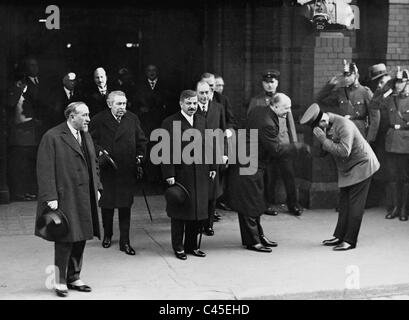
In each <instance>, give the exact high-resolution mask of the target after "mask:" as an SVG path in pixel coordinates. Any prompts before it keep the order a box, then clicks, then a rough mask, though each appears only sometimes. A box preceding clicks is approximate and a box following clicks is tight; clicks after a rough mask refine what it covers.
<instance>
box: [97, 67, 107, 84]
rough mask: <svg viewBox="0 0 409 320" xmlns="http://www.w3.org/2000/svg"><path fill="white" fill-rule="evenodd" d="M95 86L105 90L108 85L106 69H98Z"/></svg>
mask: <svg viewBox="0 0 409 320" xmlns="http://www.w3.org/2000/svg"><path fill="white" fill-rule="evenodd" d="M94 81H95V84H96V85H97V86H98V87H100V88H105V86H106V84H107V74H106V72H105V70H104V68H96V69H95V71H94Z"/></svg>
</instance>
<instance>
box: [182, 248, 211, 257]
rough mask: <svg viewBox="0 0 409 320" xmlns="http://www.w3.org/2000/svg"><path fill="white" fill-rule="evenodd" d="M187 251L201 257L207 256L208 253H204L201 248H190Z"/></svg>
mask: <svg viewBox="0 0 409 320" xmlns="http://www.w3.org/2000/svg"><path fill="white" fill-rule="evenodd" d="M186 252H187V253H189V254H193V255H194V256H196V257H200V258H204V257H206V253H204V252H203V251H202V250H200V249H195V250H189V251H186Z"/></svg>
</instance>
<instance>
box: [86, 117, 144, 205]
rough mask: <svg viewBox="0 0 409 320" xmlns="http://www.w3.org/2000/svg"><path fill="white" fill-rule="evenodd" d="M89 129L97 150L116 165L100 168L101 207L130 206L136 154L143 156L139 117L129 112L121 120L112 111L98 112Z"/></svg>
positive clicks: (142, 136)
mask: <svg viewBox="0 0 409 320" xmlns="http://www.w3.org/2000/svg"><path fill="white" fill-rule="evenodd" d="M89 132H90V133H91V136H92V138H93V139H94V143H95V149H96V153H97V154H99V152H100V151H102V150H106V151H107V152H108V153H109V155H110V156H111V158H112V159H113V160H114V161H115V163H116V164H117V166H118V170H115V169H114V168H113V167H111V166H106V167H104V168H100V170H101V182H102V185H103V186H104V193H103V195H102V197H101V200H100V205H101V207H102V208H121V207H131V205H132V203H133V199H134V192H135V187H136V181H137V179H136V170H137V164H136V157H137V156H138V155H142V156H145V150H146V143H147V139H146V137H145V134H144V132H143V131H142V129H141V126H140V122H139V119H138V117H137V116H136V115H135V114H134V113H132V112H130V111H128V112H126V113H125V115H124V116H123V117H122V119H121V123H118V121H117V120H116V119H115V118H114V116H113V115H112V113H111V110H105V111H101V112H100V113H98V114H97V115H96V116H95V117H93V118H92V119H91V122H90V125H89Z"/></svg>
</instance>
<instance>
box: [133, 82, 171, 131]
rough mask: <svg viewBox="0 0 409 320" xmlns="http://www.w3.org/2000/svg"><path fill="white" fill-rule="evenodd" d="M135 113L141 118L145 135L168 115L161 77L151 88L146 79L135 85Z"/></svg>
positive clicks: (165, 93) (165, 94)
mask: <svg viewBox="0 0 409 320" xmlns="http://www.w3.org/2000/svg"><path fill="white" fill-rule="evenodd" d="M137 92H138V94H137V102H136V105H137V106H136V109H134V110H137V115H138V117H139V119H140V120H141V124H142V129H143V130H144V132H145V133H146V135H148V136H149V135H150V133H151V132H152V130H154V129H156V128H160V126H161V123H162V121H163V120H164V119H165V118H166V116H168V115H169V113H168V105H167V96H168V94H167V91H166V88H165V87H164V84H163V83H162V81H161V79H158V81H157V82H156V85H155V87H154V89H153V90H152V88H151V86H150V84H149V82H148V80H147V79H145V80H144V81H142V82H140V83H139V84H138V86H137Z"/></svg>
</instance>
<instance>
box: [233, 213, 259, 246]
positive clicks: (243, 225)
mask: <svg viewBox="0 0 409 320" xmlns="http://www.w3.org/2000/svg"><path fill="white" fill-rule="evenodd" d="M238 215H239V225H240V234H241V243H242V244H243V245H244V246H252V245H255V244H257V243H260V242H261V241H260V236H262V235H264V231H263V228H262V227H261V224H260V217H249V216H246V215H243V214H240V213H239V214H238Z"/></svg>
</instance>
